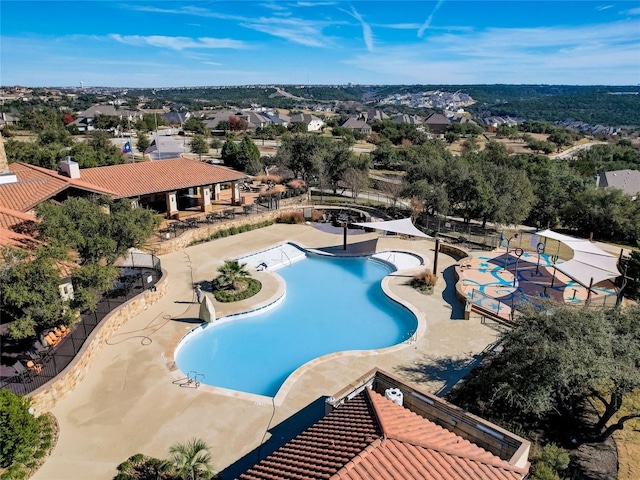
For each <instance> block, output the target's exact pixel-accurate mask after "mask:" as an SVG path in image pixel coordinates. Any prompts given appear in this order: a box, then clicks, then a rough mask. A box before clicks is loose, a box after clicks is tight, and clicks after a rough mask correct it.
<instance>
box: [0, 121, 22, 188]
mask: <svg viewBox="0 0 640 480" xmlns="http://www.w3.org/2000/svg"><path fill="white" fill-rule="evenodd" d="M17 182H18V177H16V175H15V173H11V171H10V170H9V162H8V160H7V153H6V152H5V151H4V139H3V138H2V134H1V133H0V185H6V184H7V183H17Z"/></svg>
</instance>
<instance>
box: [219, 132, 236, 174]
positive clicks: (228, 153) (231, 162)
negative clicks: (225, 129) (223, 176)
mask: <svg viewBox="0 0 640 480" xmlns="http://www.w3.org/2000/svg"><path fill="white" fill-rule="evenodd" d="M239 155H240V147H239V146H238V144H237V143H236V142H235V141H234V140H233V138H232V137H227V140H226V141H225V142H224V145H222V151H221V152H220V157H221V158H222V161H223V162H224V163H225V165H227V166H229V167H232V168H238V164H239V159H238V156H239Z"/></svg>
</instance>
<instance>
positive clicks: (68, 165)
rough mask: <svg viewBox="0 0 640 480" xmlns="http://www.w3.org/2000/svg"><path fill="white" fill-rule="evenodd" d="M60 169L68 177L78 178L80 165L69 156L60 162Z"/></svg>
mask: <svg viewBox="0 0 640 480" xmlns="http://www.w3.org/2000/svg"><path fill="white" fill-rule="evenodd" d="M60 171H61V172H62V173H63V174H64V175H66V176H67V177H69V178H80V166H79V165H78V162H74V161H73V160H71V157H67V158H66V160H62V161H61V162H60Z"/></svg>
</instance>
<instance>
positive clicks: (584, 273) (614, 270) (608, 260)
mask: <svg viewBox="0 0 640 480" xmlns="http://www.w3.org/2000/svg"><path fill="white" fill-rule="evenodd" d="M535 234H536V235H538V236H540V237H546V238H552V239H554V240H557V241H559V242H561V243H564V244H565V245H566V246H567V247H569V248H570V249H572V250H573V258H572V259H571V260H568V261H566V262H562V263H559V264H557V265H556V268H557V269H558V270H560V271H561V272H562V273H564V274H565V275H568V276H569V277H571V278H573V279H574V280H575V281H576V282H578V283H580V284H581V285H584V286H585V287H587V288H588V287H589V285H590V284H591V282H592V280H593V284H594V285H595V284H596V283H600V282H602V281H604V280H608V279H610V278H616V277H619V276H620V275H622V274H621V273H620V271H619V270H618V258H617V257H614V256H613V255H611V254H609V253H607V252H605V251H604V250H601V249H600V248H598V247H596V246H595V245H594V244H593V243H591V242H590V241H589V240H585V239H583V238H576V237H570V236H569V235H563V234H561V233H556V232H554V231H552V230H543V231H541V232H536V233H535Z"/></svg>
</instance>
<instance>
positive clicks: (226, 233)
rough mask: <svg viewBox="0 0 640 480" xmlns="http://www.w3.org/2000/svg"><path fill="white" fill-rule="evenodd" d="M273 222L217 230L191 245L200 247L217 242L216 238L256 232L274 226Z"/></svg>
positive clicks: (266, 221) (267, 221)
mask: <svg viewBox="0 0 640 480" xmlns="http://www.w3.org/2000/svg"><path fill="white" fill-rule="evenodd" d="M273 224H274V222H273V220H265V221H263V222H259V223H249V224H246V225H240V226H234V227H231V228H224V229H222V230H217V231H215V232H214V233H212V234H211V235H209V236H208V237H206V238H203V239H200V240H193V241H192V242H191V243H189V245H190V246H191V245H198V244H200V243H205V242H210V241H211V240H215V239H216V238H223V237H228V236H230V235H236V234H238V233H244V232H250V231H251V230H256V229H258V228H264V227H268V226H269V225H273Z"/></svg>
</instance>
